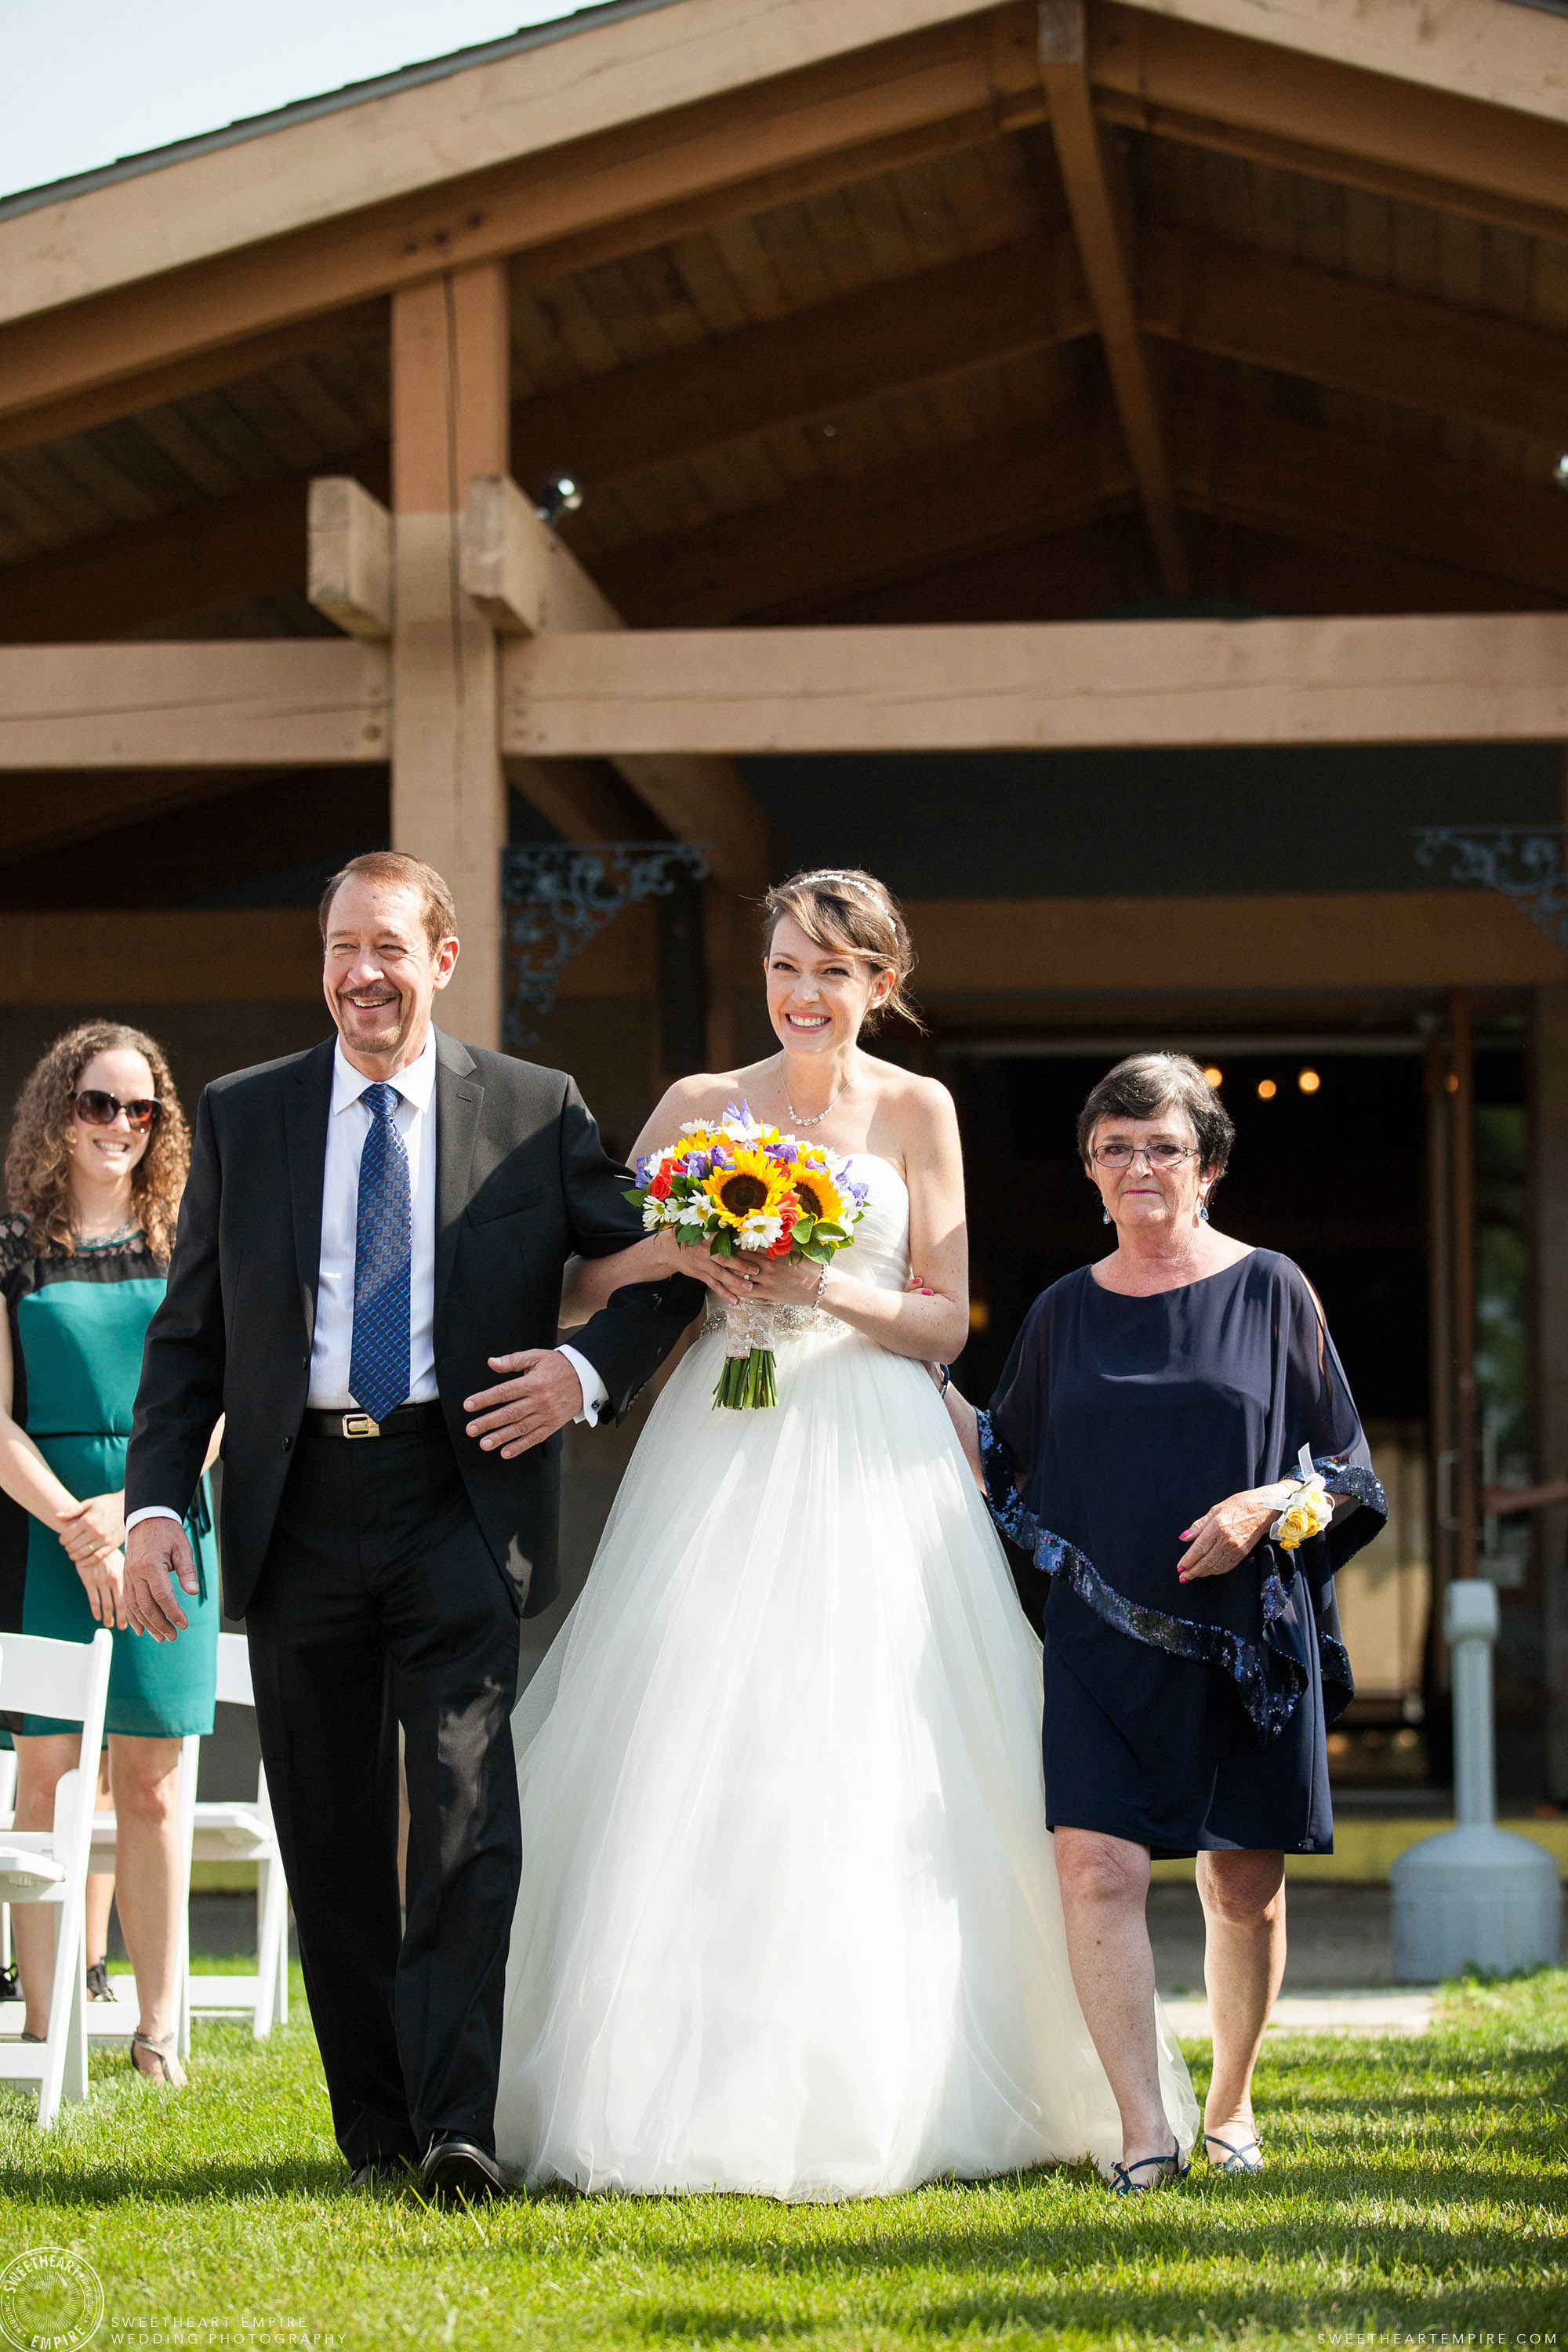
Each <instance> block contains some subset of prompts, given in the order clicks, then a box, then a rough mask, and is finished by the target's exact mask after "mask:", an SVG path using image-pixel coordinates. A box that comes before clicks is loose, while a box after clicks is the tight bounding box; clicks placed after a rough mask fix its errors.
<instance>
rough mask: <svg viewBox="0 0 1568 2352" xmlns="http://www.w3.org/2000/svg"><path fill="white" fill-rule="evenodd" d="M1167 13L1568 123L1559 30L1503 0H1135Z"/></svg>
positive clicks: (1403, 82) (1311, 55)
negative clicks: (1434, 1) (1435, 1)
mask: <svg viewBox="0 0 1568 2352" xmlns="http://www.w3.org/2000/svg"><path fill="white" fill-rule="evenodd" d="M1138 5H1143V6H1147V7H1149V8H1151V9H1157V10H1158V12H1159V14H1160V15H1161V16H1164V17H1167V18H1172V19H1175V20H1177V21H1180V22H1184V23H1185V24H1187V25H1191V26H1202V27H1203V28H1205V30H1207V31H1209V32H1213V33H1216V34H1220V35H1227V34H1236V33H1240V34H1245V35H1247V36H1248V37H1250V38H1251V39H1252V40H1254V41H1256V42H1257V43H1258V45H1259V46H1262V45H1263V44H1268V46H1269V47H1270V48H1272V49H1273V50H1274V51H1275V52H1276V53H1278V51H1279V50H1280V49H1284V50H1286V51H1288V52H1289V51H1295V52H1297V53H1298V54H1300V55H1301V56H1304V57H1307V58H1312V59H1321V60H1323V61H1325V62H1328V63H1331V64H1334V65H1338V66H1343V67H1349V68H1352V69H1354V70H1356V71H1359V72H1362V73H1369V74H1379V75H1386V76H1388V77H1389V78H1390V79H1394V80H1396V81H1398V82H1399V83H1400V84H1401V85H1402V86H1404V85H1409V86H1412V87H1414V88H1415V89H1427V90H1431V91H1434V92H1441V93H1446V94H1449V95H1452V96H1454V97H1456V98H1461V99H1468V100H1480V101H1481V102H1482V103H1484V104H1486V105H1488V106H1492V107H1497V108H1499V109H1506V110H1509V111H1510V113H1521V114H1524V115H1526V116H1530V115H1535V116H1541V117H1544V118H1546V119H1547V120H1549V121H1557V122H1568V73H1565V72H1564V69H1563V39H1562V36H1561V34H1559V33H1557V32H1556V31H1555V30H1554V29H1553V27H1552V26H1550V25H1548V24H1542V22H1541V21H1540V19H1539V18H1538V17H1535V16H1531V14H1530V12H1529V11H1524V12H1516V10H1514V9H1513V8H1511V7H1510V8H1509V9H1508V10H1506V11H1505V12H1500V10H1499V8H1498V6H1497V0H1443V5H1442V6H1441V7H1440V8H1433V7H1431V6H1430V5H1427V0H1268V6H1267V7H1266V8H1261V7H1259V6H1258V5H1257V0H1138Z"/></svg>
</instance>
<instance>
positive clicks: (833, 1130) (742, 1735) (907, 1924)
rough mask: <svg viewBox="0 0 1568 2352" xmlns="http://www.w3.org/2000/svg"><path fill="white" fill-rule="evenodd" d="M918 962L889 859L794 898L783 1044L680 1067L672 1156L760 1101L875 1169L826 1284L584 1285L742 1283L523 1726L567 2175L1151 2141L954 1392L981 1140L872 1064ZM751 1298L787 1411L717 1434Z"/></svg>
mask: <svg viewBox="0 0 1568 2352" xmlns="http://www.w3.org/2000/svg"><path fill="white" fill-rule="evenodd" d="M913 961H914V957H913V951H912V950H911V948H910V940H909V935H908V933H907V931H906V929H905V928H904V924H903V920H902V918H901V917H900V913H899V910H898V908H897V907H896V905H895V904H894V902H893V900H892V899H891V898H889V894H888V892H887V891H886V890H885V889H884V888H883V887H882V886H881V884H880V883H879V882H877V881H875V880H873V879H872V877H870V876H869V875H867V874H861V873H837V872H823V873H814V874H805V875H800V876H797V877H795V880H794V881H792V882H789V883H786V884H784V887H782V888H780V889H776V890H774V891H773V892H772V893H770V895H769V898H768V900H767V908H766V957H765V972H766V982H767V1007H768V1014H769V1018H770V1019H771V1021H772V1023H773V1029H774V1032H775V1033H776V1034H777V1036H778V1039H779V1042H780V1045H781V1046H782V1047H783V1051H782V1053H780V1054H776V1055H773V1056H771V1057H770V1058H769V1059H768V1060H766V1061H763V1062H759V1063H756V1064H753V1065H752V1066H751V1067H750V1068H747V1069H742V1070H735V1071H731V1072H727V1073H725V1074H723V1075H721V1076H706V1077H693V1078H687V1079H683V1080H682V1081H681V1082H680V1083H679V1084H678V1085H677V1086H675V1087H671V1089H670V1090H669V1092H668V1094H667V1095H666V1097H665V1098H664V1100H663V1101H662V1102H661V1103H660V1104H659V1106H658V1109H657V1110H656V1111H655V1113H654V1115H653V1117H652V1118H650V1119H649V1121H648V1123H647V1128H646V1129H644V1131H643V1134H642V1136H641V1137H640V1138H639V1139H638V1143H637V1151H638V1152H639V1153H642V1152H645V1151H647V1150H650V1149H652V1148H653V1147H655V1146H657V1145H658V1144H661V1143H667V1142H669V1141H670V1140H672V1139H673V1138H674V1136H675V1134H676V1132H677V1129H679V1126H680V1124H681V1122H682V1121H683V1120H688V1119H700V1118H722V1117H723V1115H724V1110H725V1107H726V1106H727V1105H728V1104H730V1103H731V1102H739V1101H741V1100H742V1099H743V1100H744V1101H746V1102H748V1103H749V1104H750V1106H751V1108H752V1113H753V1114H754V1115H755V1116H756V1117H757V1118H761V1119H764V1120H767V1121H770V1122H773V1123H776V1124H777V1125H778V1126H780V1127H782V1128H783V1129H785V1131H786V1132H792V1133H795V1134H798V1135H801V1136H803V1137H808V1138H809V1139H811V1140H812V1141H814V1142H816V1143H820V1144H822V1145H824V1146H825V1147H826V1149H827V1150H829V1152H830V1153H832V1154H834V1155H836V1156H841V1157H844V1158H847V1159H848V1160H850V1162H851V1166H852V1174H853V1178H854V1181H855V1182H856V1184H857V1185H858V1186H864V1187H865V1188H866V1204H865V1213H864V1216H863V1218H862V1220H861V1222H860V1223H859V1224H858V1226H857V1227H856V1229H855V1234H854V1241H853V1245H852V1246H851V1247H850V1248H849V1249H847V1251H844V1252H842V1253H841V1254H840V1255H839V1256H838V1257H837V1259H836V1260H835V1261H834V1263H833V1265H832V1267H831V1268H830V1269H829V1270H828V1271H827V1273H826V1278H824V1276H823V1272H822V1269H821V1268H820V1267H818V1266H816V1265H794V1266H791V1265H786V1264H784V1263H782V1262H763V1261H762V1260H761V1259H755V1260H752V1261H751V1262H749V1263H747V1262H744V1261H742V1262H737V1261H732V1260H726V1259H721V1258H720V1259H714V1258H711V1257H710V1256H709V1255H708V1254H707V1252H706V1251H705V1250H702V1251H699V1250H695V1249H686V1250H682V1251H680V1252H679V1254H678V1253H677V1251H676V1249H675V1246H674V1244H673V1239H672V1237H671V1236H669V1235H668V1234H658V1235H652V1236H650V1237H649V1238H648V1239H647V1241H645V1242H642V1243H639V1244H637V1245H636V1246H635V1247H634V1248H633V1249H632V1250H630V1251H628V1252H625V1253H623V1254H622V1255H619V1256H617V1257H613V1258H601V1259H598V1260H596V1261H592V1262H587V1263H584V1262H578V1263H577V1264H576V1265H575V1266H574V1269H573V1271H572V1273H571V1276H569V1280H568V1288H567V1300H566V1304H565V1306H564V1307H563V1317H564V1318H566V1319H568V1320H571V1321H579V1320H582V1319H584V1318H586V1317H587V1316H588V1315H589V1314H591V1313H592V1312H593V1311H594V1310H595V1308H596V1307H598V1306H599V1305H600V1304H602V1303H603V1300H604V1299H605V1297H608V1295H609V1293H610V1292H611V1291H612V1290H614V1289H616V1288H617V1287H619V1286H620V1285H622V1284H623V1283H626V1282H632V1281H646V1280H647V1279H649V1278H651V1277H654V1276H657V1275H658V1274H660V1273H664V1272H668V1271H672V1270H674V1269H675V1267H676V1266H677V1265H679V1269H680V1271H682V1272H684V1273H691V1272H696V1273H698V1274H699V1275H700V1276H701V1278H702V1279H703V1280H704V1281H705V1282H706V1283H707V1284H708V1286H709V1287H710V1291H711V1292H712V1293H713V1294H714V1296H713V1297H712V1298H711V1299H710V1312H709V1317H708V1319H707V1321H706V1323H705V1324H704V1326H703V1328H702V1332H701V1336H700V1339H699V1340H698V1341H697V1343H696V1344H695V1345H694V1346H693V1347H692V1348H691V1349H689V1352H688V1354H687V1355H686V1357H685V1359H684V1360H683V1361H682V1362H681V1363H680V1365H679V1368H678V1369H677V1370H676V1372H675V1373H674V1375H673V1377H672V1378H671V1380H670V1381H669V1382H668V1386H667V1388H666V1389H665V1391H664V1393H663V1395H662V1396H661V1397H660V1398H659V1400H658V1403H657V1404H656V1406H655V1407H654V1410H653V1412H652V1414H651V1415H650V1417H649V1420H648V1423H647V1429H646V1430H645V1432H644V1433H643V1436H642V1439H641V1442H640V1443H639V1444H638V1446H637V1451H636V1453H635V1454H634V1455H633V1457H632V1461H631V1464H630V1466H629V1468H628V1469H627V1471H626V1476H625V1478H624V1480H623V1482H622V1485H621V1488H620V1493H619V1496H618V1498H617V1500H616V1506H615V1508H614V1510H613V1512H612V1513H611V1516H610V1519H609V1523H608V1525H607V1527H606V1528H605V1535H604V1538H603V1541H602V1543H601V1545H600V1548H599V1552H598V1556H597V1558H596V1559H595V1563H594V1567H593V1570H592V1572H591V1574H590V1576H589V1579H588V1582H587V1585H586V1587H585V1589H584V1592H583V1595H582V1597H581V1599H580V1600H579V1601H578V1602H577V1604H576V1606H575V1608H574V1610H573V1612H572V1613H571V1615H570V1616H569V1618H568V1619H567V1621H566V1622H565V1624H564V1626H563V1629H562V1631H561V1633H560V1635H559V1636H558V1638H557V1640H556V1642H555V1643H554V1644H553V1646H552V1649H551V1651H550V1654H549V1655H548V1656H547V1658H546V1659H545V1661H544V1662H543V1664H542V1666H541V1668H540V1670H539V1672H538V1674H537V1675H536V1676H535V1678H534V1680H533V1682H532V1683H531V1685H530V1686H529V1689H528V1691H527V1692H526V1693H525V1695H524V1696H523V1699H522V1701H521V1705H520V1706H519V1707H518V1710H517V1714H516V1717H514V1724H513V1728H514V1733H515V1737H516V1741H517V1747H518V1753H519V1763H518V1784H519V1791H520V1796H521V1808H522V1843H523V1871H522V1887H521V1896H520V1900H519V1907H518V1914H517V1920H516V1925H515V1927H514V1929H513V1934H512V1942H511V1953H510V1964H509V1968H508V1975H507V2003H506V2026H505V2034H504V2040H503V2045H502V2055H501V2069H500V2076H501V2079H500V2097H499V2101H498V2105H497V2110H496V2140H497V2152H498V2154H499V2156H500V2159H501V2161H502V2163H503V2164H504V2165H506V2166H508V2167H509V2168H510V2169H511V2171H512V2172H513V2173H514V2174H515V2175H517V2176H520V2177H521V2178H523V2179H526V2180H528V2181H529V2182H530V2183H536V2182H543V2181H550V2180H564V2181H568V2182H574V2183H575V2184H576V2186H577V2187H578V2188H580V2189H622V2190H631V2191H644V2192H657V2191H663V2190H676V2189H731V2190H752V2191H755V2192H757V2193H760V2194H763V2195H765V2196H771V2197H777V2198H788V2199H803V2198H835V2197H849V2196H878V2195H886V2194H888V2193H889V2192H891V2191H893V2190H897V2189H909V2188H912V2187H914V2186H916V2185H917V2184H918V2183H920V2182H921V2181H926V2180H931V2179H935V2178H937V2177H939V2176H942V2175H956V2176H958V2177H960V2178H963V2179H973V2178H978V2177H980V2176H983V2175H986V2174H991V2173H1001V2172H1011V2171H1014V2170H1016V2169H1018V2168H1024V2167H1027V2166H1031V2165H1037V2164H1043V2163H1049V2162H1053V2161H1061V2160H1066V2161H1068V2162H1071V2161H1074V2160H1077V2159H1081V2158H1086V2157H1092V2158H1095V2159H1096V2160H1097V2161H1098V2162H1099V2163H1100V2166H1101V2168H1102V2169H1108V2168H1109V2166H1110V2163H1111V2161H1112V2160H1113V2159H1114V2158H1117V2157H1119V2156H1120V2155H1121V2134H1120V2129H1119V2126H1118V2120H1117V2109H1116V2104H1115V2101H1114V2100H1113V2098H1112V2096H1111V2094H1110V2085H1109V2084H1108V2083H1107V2081H1106V2078H1105V2075H1104V2073H1103V2071H1102V2069H1101V2067H1100V2061H1099V2059H1098V2058H1097V2057H1096V2055H1095V2053H1094V2049H1093V2046H1092V2044H1091V2042H1090V2041H1089V2033H1088V2031H1087V2029H1086V2027H1085V2025H1084V2022H1083V2019H1082V2017H1081V2015H1080V2014H1079V2006H1078V2001H1077V1999H1076V1996H1075V1995H1074V1992H1073V1990H1072V1979H1071V1977H1070V1975H1069V1973H1068V1958H1067V1948H1066V1942H1065V1938H1064V1936H1063V1931H1062V1915H1061V1904H1060V1899H1059V1897H1058V1892H1057V1881H1056V1874H1055V1871H1054V1867H1053V1864H1052V1859H1051V1848H1050V1840H1049V1837H1048V1834H1047V1830H1046V1826H1045V1808H1044V1802H1043V1797H1042V1790H1041V1779H1040V1748H1039V1719H1040V1704H1041V1697H1040V1689H1041V1673H1040V1649H1039V1644H1038V1643H1037V1641H1036V1639H1035V1636H1034V1634H1033V1633H1032V1632H1031V1631H1030V1629H1029V1627H1028V1624H1027V1622H1026V1620H1025V1618H1024V1616H1023V1614H1022V1612H1021V1611H1020V1610H1019V1608H1018V1605H1017V1601H1016V1597H1015V1594H1014V1591H1013V1589H1012V1582H1011V1578H1010V1575H1009V1572H1008V1570H1007V1566H1006V1562H1005V1559H1004V1557H1003V1554H1002V1550H1001V1547H1000V1545H999V1543H998V1541H997V1539H996V1537H995V1536H994V1533H993V1531H992V1528H991V1525H990V1522H989V1519H988V1517H987V1514H986V1511H985V1507H984V1503H983V1502H982V1500H981V1498H980V1496H979V1495H978V1494H977V1492H976V1491H975V1487H974V1485H973V1480H972V1479H971V1477H970V1475H969V1473H968V1470H967V1468H966V1465H965V1463H964V1460H963V1454H962V1453H961V1452H960V1449H959V1445H958V1442H957V1440H956V1438H955V1437H954V1436H953V1434H952V1429H951V1426H950V1424H949V1422H948V1418H947V1414H946V1412H945V1411H944V1410H943V1407H942V1402H941V1400H940V1397H939V1394H938V1391H937V1388H936V1386H935V1385H934V1384H933V1382H932V1381H931V1377H930V1375H929V1373H928V1371H927V1370H926V1366H927V1364H928V1362H929V1361H931V1360H942V1359H944V1358H946V1357H949V1356H952V1355H956V1354H957V1352H958V1350H959V1349H960V1348H961V1347H962V1346H963V1341H964V1339H965V1336H966V1334H967V1330H968V1314H969V1307H968V1288H967V1265H966V1244H965V1234H964V1213H963V1167H962V1161H961V1157H960V1151H959V1139H958V1127H957V1121H956V1119H955V1118H954V1114H953V1108H952V1101H951V1099H950V1097H949V1096H948V1094H947V1093H946V1091H945V1089H944V1088H943V1087H940V1086H938V1085H937V1084H936V1083H935V1082H934V1081H932V1080H931V1079H929V1078H922V1077H918V1076H913V1075H911V1074H910V1073H909V1072H907V1071H905V1070H902V1069H900V1068H898V1067H896V1066H894V1065H892V1064H891V1063H889V1062H884V1061H879V1060H877V1059H875V1058H874V1057H873V1056H872V1055H868V1054H867V1053H865V1052H863V1051H862V1050H861V1047H860V1045H859V1044H858V1038H859V1036H860V1034H862V1032H863V1031H865V1030H867V1029H868V1028H870V1027H871V1026H873V1025H874V1024H875V1023H876V1022H877V1020H878V1019H879V1017H881V1016H884V1015H885V1014H886V1013H889V1011H892V1010H895V1009H896V1010H900V1011H902V1010H907V1005H906V1000H905V997H904V987H905V982H906V981H907V979H908V976H909V973H910V969H911V966H912V964H913ZM699 1260H700V1263H698V1261H699ZM911 1269H915V1270H918V1276H919V1283H920V1287H919V1288H911V1287H910V1283H911ZM742 1297H744V1298H746V1299H749V1300H761V1301H768V1302H771V1303H773V1305H774V1306H776V1307H784V1308H787V1309H789V1310H790V1312H789V1313H788V1314H786V1315H784V1316H782V1317H781V1318H779V1319H780V1323H781V1327H782V1328H781V1329H780V1332H779V1337H778V1340H777V1343H776V1344H777V1352H778V1384H779V1401H778V1403H777V1406H776V1407H775V1408H773V1410H760V1411H749V1412H728V1411H715V1410H714V1408H713V1404H712V1394H713V1387H714V1382H715V1381H716V1379H717V1377H718V1372H719V1370H720V1366H721V1361H722V1358H723V1350H724V1339H723V1332H722V1328H721V1322H722V1308H723V1307H724V1306H725V1305H727V1304H729V1303H731V1302H732V1301H734V1300H737V1299H739V1298H742ZM1162 2080H1163V2095H1164V2102H1165V2107H1166V2112H1167V2115H1168V2116H1169V2117H1170V2119H1171V2122H1172V2126H1173V2130H1174V2131H1175V2133H1176V2136H1177V2137H1178V2139H1179V2140H1180V2143H1181V2146H1182V2148H1183V2151H1184V2152H1185V2151H1186V2149H1187V2148H1188V2147H1190V2146H1191V2143H1192V2140H1193V2138H1194V2134H1195V2131H1196V2126H1197V2115H1196V2108H1195V2105H1194V2100H1193V2095H1192V2089H1191V2085H1190V2084H1189V2083H1188V2081H1187V2076H1186V2072H1185V2068H1184V2065H1183V2063H1182V2060H1181V2056H1180V2053H1179V2052H1178V2051H1177V2050H1176V2047H1175V2044H1174V2043H1173V2042H1172V2041H1171V2040H1170V2038H1169V2036H1168V2035H1165V2036H1163V2067H1162Z"/></svg>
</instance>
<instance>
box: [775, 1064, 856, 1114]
mask: <svg viewBox="0 0 1568 2352" xmlns="http://www.w3.org/2000/svg"><path fill="white" fill-rule="evenodd" d="M779 1082H780V1084H781V1086H782V1087H783V1089H784V1108H785V1109H786V1110H787V1111H788V1113H789V1115H790V1118H792V1119H793V1120H794V1122H795V1126H796V1127H820V1126H821V1125H822V1122H823V1120H824V1119H825V1118H826V1117H827V1111H829V1110H833V1109H834V1108H836V1107H837V1104H838V1101H839V1099H840V1097H842V1096H844V1095H847V1093H848V1091H849V1081H848V1079H847V1078H846V1079H845V1081H844V1084H843V1085H842V1086H841V1087H839V1089H838V1093H837V1094H836V1095H835V1096H834V1097H833V1100H832V1102H830V1103H829V1104H828V1106H827V1110H819V1111H818V1112H817V1114H816V1118H806V1117H805V1114H804V1113H803V1112H801V1111H798V1110H796V1108H795V1105H794V1103H792V1102H791V1100H790V1098H789V1081H788V1079H787V1078H786V1077H785V1076H784V1064H783V1061H782V1060H781V1062H780V1064H779Z"/></svg>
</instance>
